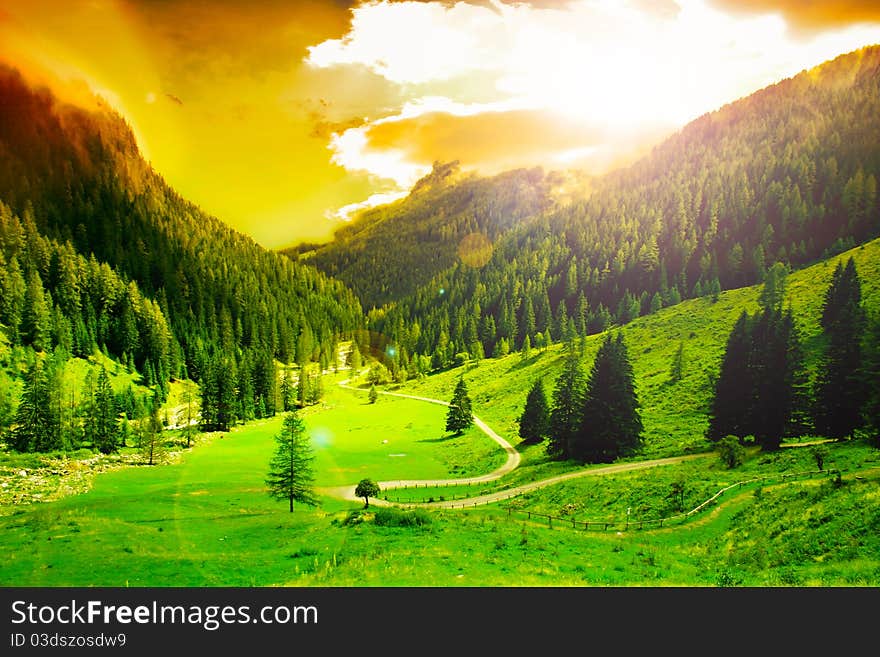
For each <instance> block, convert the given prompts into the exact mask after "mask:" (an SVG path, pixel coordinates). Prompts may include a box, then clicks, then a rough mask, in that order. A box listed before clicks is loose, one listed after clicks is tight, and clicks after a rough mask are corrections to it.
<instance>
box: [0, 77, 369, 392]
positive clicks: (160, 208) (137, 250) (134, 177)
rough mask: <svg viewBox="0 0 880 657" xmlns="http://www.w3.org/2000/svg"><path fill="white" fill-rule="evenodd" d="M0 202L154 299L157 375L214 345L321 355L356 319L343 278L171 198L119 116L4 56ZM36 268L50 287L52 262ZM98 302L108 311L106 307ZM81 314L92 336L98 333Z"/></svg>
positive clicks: (190, 367) (197, 360)
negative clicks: (163, 325) (58, 92)
mask: <svg viewBox="0 0 880 657" xmlns="http://www.w3.org/2000/svg"><path fill="white" fill-rule="evenodd" d="M0 201H2V202H3V203H5V204H6V206H8V207H9V208H10V209H11V214H14V215H17V216H18V217H19V218H20V220H21V221H20V224H21V225H22V226H23V227H24V229H25V231H30V232H32V233H36V234H38V235H41V236H43V237H44V238H45V239H48V240H54V241H55V242H57V243H58V244H61V245H67V246H66V247H65V248H72V249H73V250H74V251H75V252H76V253H78V254H79V255H81V256H83V257H85V258H86V259H88V258H90V257H92V256H93V257H94V259H95V260H96V261H97V262H99V263H106V265H108V266H109V268H110V269H111V270H112V271H113V272H114V273H115V274H116V275H118V276H119V277H120V278H121V279H123V280H125V281H134V282H136V284H137V285H138V287H139V289H140V290H141V292H142V293H143V294H144V295H146V296H148V297H150V298H152V299H155V301H156V303H157V304H158V307H159V308H160V309H161V311H162V313H163V314H164V316H165V317H166V318H167V320H168V323H169V325H170V328H171V332H172V333H173V336H174V338H175V345H174V351H175V354H174V357H173V358H172V359H171V362H170V363H167V364H166V365H167V369H166V370H165V371H164V372H163V374H166V375H170V376H176V375H178V374H180V373H184V372H188V373H189V374H190V375H192V376H198V373H199V368H200V365H201V362H202V361H203V359H204V357H205V355H206V354H207V353H209V352H212V351H216V350H223V351H225V352H228V353H239V354H240V353H241V352H242V351H243V350H254V351H259V352H260V353H268V354H269V355H270V356H275V357H277V358H279V359H280V360H282V361H285V362H289V361H290V360H292V359H293V358H294V357H296V358H297V359H298V360H299V361H300V362H305V361H308V360H318V359H319V358H321V357H322V354H323V357H325V358H326V357H328V356H327V355H328V354H330V353H332V346H333V343H334V342H335V339H336V336H338V335H339V334H342V333H345V332H348V331H351V330H352V329H353V328H356V327H357V326H359V325H360V324H361V322H362V311H361V308H360V304H359V303H358V301H357V299H356V298H355V297H354V295H353V294H352V293H351V292H350V291H349V290H348V289H346V288H345V286H344V285H343V284H341V283H340V282H338V281H334V280H332V279H329V278H327V277H326V276H324V275H323V274H320V273H319V272H317V271H316V270H315V269H314V268H313V267H311V266H307V265H303V264H299V263H294V262H292V261H291V260H289V259H287V258H284V257H282V256H280V255H278V254H275V253H273V252H270V251H267V250H266V249H263V248H262V247H260V246H259V245H258V244H256V243H255V242H254V241H253V240H251V239H250V238H248V237H246V236H244V235H242V234H240V233H237V232H236V231H234V230H232V229H231V228H229V227H228V226H226V225H224V224H223V223H221V222H220V221H219V220H217V219H216V218H214V217H211V216H208V215H206V214H205V213H203V212H202V211H201V210H200V209H199V208H197V207H196V206H194V205H193V204H191V203H188V202H187V201H185V200H184V199H182V198H180V196H178V195H177V194H176V193H175V192H174V190H172V189H171V188H170V187H168V185H166V184H165V182H164V181H163V180H162V179H161V177H160V176H159V175H158V174H157V173H156V172H155V171H153V170H152V168H151V167H150V166H149V165H148V164H147V163H146V162H145V161H144V160H143V158H142V157H141V155H140V153H139V151H138V148H137V145H136V142H135V139H134V136H133V134H132V132H131V130H130V129H129V127H128V126H127V125H126V124H125V122H124V121H123V120H122V119H121V118H120V117H119V116H118V115H116V114H115V113H113V112H111V111H110V110H108V109H106V108H102V107H98V109H89V110H86V109H83V108H81V107H77V106H73V105H70V104H66V103H64V102H62V101H60V100H59V99H58V98H56V97H55V96H53V94H52V93H51V92H50V91H49V90H47V89H44V88H33V87H31V86H30V85H29V84H28V82H27V81H26V80H25V79H24V78H23V77H22V76H21V75H20V74H19V73H18V72H17V71H16V70H15V69H13V68H10V67H6V66H0ZM41 268H42V270H41V272H40V273H41V275H42V276H41V278H42V280H43V281H44V282H45V284H46V288H47V291H49V292H52V291H54V290H55V289H56V288H57V284H58V281H57V278H58V270H57V267H55V266H54V265H53V264H52V263H51V262H50V263H42V265H41ZM73 278H74V280H73V288H74V289H76V290H78V293H79V294H83V293H84V291H85V290H88V289H91V287H90V286H89V285H87V281H86V278H85V275H78V274H76V272H75V271H74V275H73ZM71 307H72V308H73V307H77V308H76V309H78V303H73V304H71ZM102 310H103V312H104V314H105V316H106V317H108V318H109V317H111V316H113V309H112V308H111V307H110V306H109V305H108V306H107V307H105V308H103V309H99V311H98V312H99V314H100V313H101V312H102ZM70 312H71V313H73V310H70ZM70 320H71V321H72V322H73V323H74V324H75V322H76V317H70ZM85 324H86V329H87V330H90V331H91V332H92V335H91V336H90V338H91V340H92V341H93V342H95V343H96V344H97V345H98V346H100V345H101V344H102V343H103V342H106V341H105V340H102V336H101V335H98V334H97V333H98V329H97V328H91V327H90V325H89V323H88V322H85ZM100 324H101V317H100V316H99V317H96V318H95V325H96V326H100ZM142 364H143V363H139V366H140V365H142Z"/></svg>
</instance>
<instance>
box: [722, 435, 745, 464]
mask: <svg viewBox="0 0 880 657" xmlns="http://www.w3.org/2000/svg"><path fill="white" fill-rule="evenodd" d="M718 456H719V458H720V459H721V462H722V463H724V465H726V466H727V467H728V468H735V467H736V466H738V465H742V462H743V458H744V457H745V449H743V446H742V445H740V444H739V438H737V437H736V436H724V438H722V439H721V440H719V441H718Z"/></svg>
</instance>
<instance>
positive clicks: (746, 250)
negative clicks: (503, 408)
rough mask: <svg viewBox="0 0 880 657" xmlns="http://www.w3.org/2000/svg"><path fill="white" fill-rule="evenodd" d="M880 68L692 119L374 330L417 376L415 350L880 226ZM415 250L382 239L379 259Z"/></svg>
mask: <svg viewBox="0 0 880 657" xmlns="http://www.w3.org/2000/svg"><path fill="white" fill-rule="evenodd" d="M878 71H880V47H869V48H864V49H862V50H859V51H857V52H854V53H850V54H848V55H842V56H840V57H838V58H837V59H835V60H833V61H831V62H827V63H825V64H823V65H821V66H819V67H817V68H815V69H813V70H810V71H805V72H803V73H801V74H799V75H797V76H795V77H793V78H791V79H788V80H785V81H782V82H780V83H778V84H776V85H773V86H771V87H768V88H766V89H764V90H762V91H759V92H757V93H755V94H753V95H751V96H749V97H747V98H744V99H742V100H739V101H737V102H735V103H732V104H730V105H727V106H725V107H723V108H721V109H720V110H718V111H716V112H713V113H711V114H707V115H705V116H703V117H701V118H699V119H697V120H696V121H694V122H692V123H691V124H689V125H688V126H686V127H685V128H683V129H682V130H681V132H680V133H678V134H677V135H675V136H673V137H671V138H670V139H668V140H667V141H666V142H664V143H663V144H661V145H660V146H658V147H657V148H655V149H654V151H653V152H652V153H651V154H650V155H648V156H647V157H645V158H644V159H642V160H641V161H639V162H638V163H636V164H635V165H633V166H631V167H629V168H627V169H623V170H620V171H617V172H614V173H612V174H609V175H607V176H605V177H603V178H600V179H598V180H596V181H593V189H592V191H591V193H590V195H589V198H587V199H586V200H585V201H582V202H575V203H571V204H568V205H566V206H564V207H560V208H558V209H555V210H552V211H549V212H547V213H545V214H543V215H542V216H540V217H535V218H533V219H532V220H530V221H525V222H523V223H521V224H520V225H517V226H515V227H513V228H512V229H511V230H509V231H507V232H505V233H504V234H502V235H501V236H500V237H499V238H498V239H497V240H496V241H495V242H494V244H493V245H492V249H491V258H490V259H488V261H487V262H486V263H485V265H483V266H480V267H474V266H471V265H468V264H466V263H464V262H461V261H459V262H456V263H454V264H453V265H452V266H451V267H450V268H449V269H448V271H446V272H442V273H438V275H437V276H436V277H434V278H433V279H432V280H431V281H429V282H428V283H427V284H425V285H423V286H422V287H421V288H420V289H419V290H418V291H417V292H415V293H414V294H412V295H411V296H409V297H407V298H405V299H403V300H401V301H399V302H398V303H397V304H395V305H393V306H391V307H390V308H388V309H386V310H384V311H382V312H376V313H374V314H373V315H372V316H371V322H370V326H369V328H370V329H371V336H373V339H374V340H376V339H378V338H376V336H381V340H383V341H386V342H388V343H390V344H393V345H395V347H396V353H397V354H399V356H398V361H399V362H397V363H394V364H393V365H395V366H396V367H398V368H399V369H403V370H407V371H408V372H409V373H410V374H414V373H416V372H417V371H420V370H421V371H425V363H424V362H423V361H422V360H420V359H416V358H415V357H414V356H415V355H420V356H424V357H426V358H427V359H428V360H427V362H428V363H429V369H430V368H437V367H446V366H448V365H449V364H451V363H452V362H453V360H454V359H455V355H456V354H458V353H461V352H466V353H468V354H470V356H471V357H480V356H482V355H486V356H488V355H491V354H493V353H504V352H505V350H508V349H509V350H516V349H519V348H520V347H521V346H522V345H523V343H524V342H525V339H526V336H528V338H529V341H530V343H531V345H532V346H534V345H535V344H536V343H538V342H541V343H546V342H548V341H553V342H555V341H559V340H561V339H563V338H564V337H565V336H566V335H568V334H574V335H586V334H592V333H596V332H599V331H601V330H603V329H604V328H606V327H607V326H609V325H611V324H626V323H627V322H629V321H631V320H632V319H633V318H635V317H639V316H641V315H646V314H650V313H651V312H655V311H656V310H658V309H659V308H662V307H665V306H670V305H675V304H676V303H677V302H678V301H679V300H681V299H687V298H699V297H702V296H704V295H707V294H714V293H716V292H718V291H720V290H721V289H733V288H737V287H740V286H742V285H749V284H753V283H757V282H759V281H760V280H762V277H763V275H764V272H765V271H766V270H767V269H768V268H769V267H770V266H771V265H772V264H773V263H774V262H776V261H781V262H784V263H787V264H789V265H790V266H792V267H793V268H798V267H801V266H804V265H806V264H809V263H811V262H815V261H817V260H819V259H821V258H823V257H826V256H828V255H830V254H834V253H839V252H840V251H842V250H844V249H846V248H849V247H851V246H854V245H856V244H859V243H862V242H864V241H865V240H867V239H870V238H871V237H874V236H876V235H877V234H878V231H880V205H878V202H880V197H878V195H877V177H878V175H880V119H878V117H880V92H878V85H877V79H878ZM377 212H379V211H378V210H377ZM386 212H387V213H389V214H393V212H394V208H388V209H386ZM405 251H406V249H387V248H385V249H383V250H382V253H383V256H384V260H383V266H390V267H393V265H391V264H390V263H391V262H393V261H394V260H395V259H396V258H398V257H401V256H400V254H401V253H402V252H405ZM360 284H361V283H359V282H357V281H353V282H352V285H353V286H354V287H357V286H358V285H360ZM376 346H377V345H375V344H374V345H373V348H374V349H376Z"/></svg>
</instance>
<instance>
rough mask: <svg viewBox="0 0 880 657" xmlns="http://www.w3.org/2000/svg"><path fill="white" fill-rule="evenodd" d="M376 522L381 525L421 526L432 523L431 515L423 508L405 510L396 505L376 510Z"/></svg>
mask: <svg viewBox="0 0 880 657" xmlns="http://www.w3.org/2000/svg"><path fill="white" fill-rule="evenodd" d="M374 522H375V523H376V524H377V525H379V526H380V527H419V526H422V525H428V524H430V523H431V516H430V515H428V513H427V512H426V511H424V510H423V509H413V510H412V511H404V510H402V509H396V508H394V507H382V508H381V509H377V510H376V517H375V519H374Z"/></svg>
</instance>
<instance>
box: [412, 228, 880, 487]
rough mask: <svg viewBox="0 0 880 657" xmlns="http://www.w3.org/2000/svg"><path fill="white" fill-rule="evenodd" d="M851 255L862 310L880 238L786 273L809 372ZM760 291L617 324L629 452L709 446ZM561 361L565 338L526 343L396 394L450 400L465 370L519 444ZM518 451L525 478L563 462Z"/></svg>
mask: <svg viewBox="0 0 880 657" xmlns="http://www.w3.org/2000/svg"><path fill="white" fill-rule="evenodd" d="M850 256H851V257H852V258H853V259H854V262H855V264H856V267H857V270H858V272H859V276H860V279H861V285H862V299H863V303H864V305H865V307H866V308H868V309H869V311H870V312H872V313H877V312H880V239H875V240H873V241H871V242H868V243H866V244H864V245H862V246H860V247H857V248H855V249H852V250H849V251H847V252H845V253H842V254H840V255H838V256H835V257H833V258H831V259H829V260H825V261H822V262H820V263H818V264H815V265H813V266H811V267H807V268H805V269H802V270H800V271H797V272H794V273H792V274H791V275H790V276H789V277H788V284H787V294H786V303H790V304H791V308H792V311H793V314H794V317H795V319H796V323H797V327H798V330H799V333H800V336H801V340H802V343H803V345H804V352H805V360H806V366H807V369H808V370H809V371H814V370H815V367H816V365H817V362H818V359H819V356H820V348H821V337H820V333H821V330H820V326H819V316H820V314H821V307H822V301H823V298H824V294H825V290H826V289H827V287H828V285H829V284H830V282H831V276H832V273H833V271H834V267H835V266H836V263H837V262H840V261H844V260H845V259H847V258H849V257H850ZM760 290H761V286H759V285H755V286H750V287H743V288H739V289H735V290H729V291H725V292H722V293H721V294H720V295H719V297H718V300H717V301H713V300H712V298H711V297H702V298H699V299H690V300H686V301H683V302H682V303H680V304H677V305H675V306H672V307H670V308H663V309H662V310H660V311H658V312H656V313H654V314H651V315H649V316H646V317H640V318H638V319H635V320H633V321H632V322H630V323H629V324H627V325H626V326H624V327H622V328H621V329H620V331H621V332H622V333H623V336H624V340H625V342H626V344H627V345H628V348H629V354H630V360H631V362H632V366H633V370H634V374H635V377H636V392H637V394H638V397H639V401H640V403H641V409H640V412H641V415H642V420H643V423H644V428H645V433H644V437H645V440H644V447H643V449H642V450H641V451H640V453H639V454H638V455H637V456H636V457H635V458H637V459H643V458H656V457H661V456H672V455H677V454H682V453H688V452H700V451H705V450H708V449H711V446H710V443H709V442H708V441H707V440H706V439H705V438H704V433H705V430H706V426H707V422H708V417H707V414H708V411H709V404H710V401H711V398H712V394H713V386H712V382H713V381H714V379H715V377H717V375H718V371H719V367H720V363H721V357H722V354H723V353H724V347H725V343H726V341H727V336H728V334H729V332H730V329H731V328H732V327H733V325H734V323H735V322H736V320H737V318H738V317H739V315H740V314H741V313H742V312H743V311H744V310H745V311H747V312H754V311H756V310H757V309H758V307H759V306H758V297H759V295H760ZM601 340H602V336H600V335H595V336H590V337H588V338H587V339H586V340H585V341H584V342H583V357H582V362H583V363H584V368H585V369H588V368H589V366H590V364H591V363H592V361H593V358H594V356H595V353H596V350H597V349H598V347H599V344H600V343H601ZM680 344H681V345H682V346H683V351H684V367H683V371H682V378H681V379H680V380H679V381H676V382H671V381H670V375H669V372H670V368H671V365H672V361H673V357H674V355H675V352H676V350H677V349H678V347H679V345H680ZM563 360H564V351H563V346H562V345H553V346H551V347H549V348H547V349H546V350H539V349H532V351H531V354H530V356H529V357H528V358H523V356H522V354H510V355H508V356H506V357H504V358H498V359H486V360H483V361H480V362H479V363H477V364H474V365H471V366H464V367H456V368H452V369H450V370H448V371H445V372H441V373H438V374H433V375H430V376H427V377H424V378H423V379H421V380H410V381H407V382H406V384H405V385H404V386H403V387H402V391H404V392H407V393H411V394H415V395H421V396H426V397H433V398H437V399H450V398H451V396H452V392H453V389H454V387H455V384H456V382H457V381H458V378H459V376H461V375H462V374H464V377H465V380H466V381H467V384H468V387H469V390H470V392H471V398H472V400H473V407H474V413H475V414H477V415H479V416H480V417H482V418H483V419H485V420H486V421H487V422H489V423H490V424H491V425H492V426H493V427H494V428H495V429H496V430H497V431H499V433H501V434H502V435H504V436H506V437H507V438H508V440H510V441H511V442H513V443H514V444H516V443H518V442H519V438H518V434H517V431H518V418H519V416H520V414H521V413H522V408H523V404H524V402H525V398H526V394H527V392H528V390H529V388H530V387H531V384H532V382H533V381H534V380H535V379H537V378H543V380H544V385H545V388H546V389H547V391H548V394H549V392H550V391H551V390H552V389H553V385H554V382H555V380H556V377H557V376H558V375H559V372H560V370H561V368H562V363H563ZM520 449H521V450H522V452H523V457H524V461H525V462H524V465H525V467H524V468H522V470H523V473H521V474H520V476H522V477H525V478H527V477H529V476H531V475H530V474H529V472H532V473H537V472H543V471H545V470H547V469H548V468H556V469H558V468H559V467H560V464H558V463H552V462H551V461H550V460H549V458H548V457H547V455H546V453H545V447H544V445H543V444H538V445H531V446H526V445H522V446H521V447H520ZM572 465H573V464H572Z"/></svg>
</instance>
